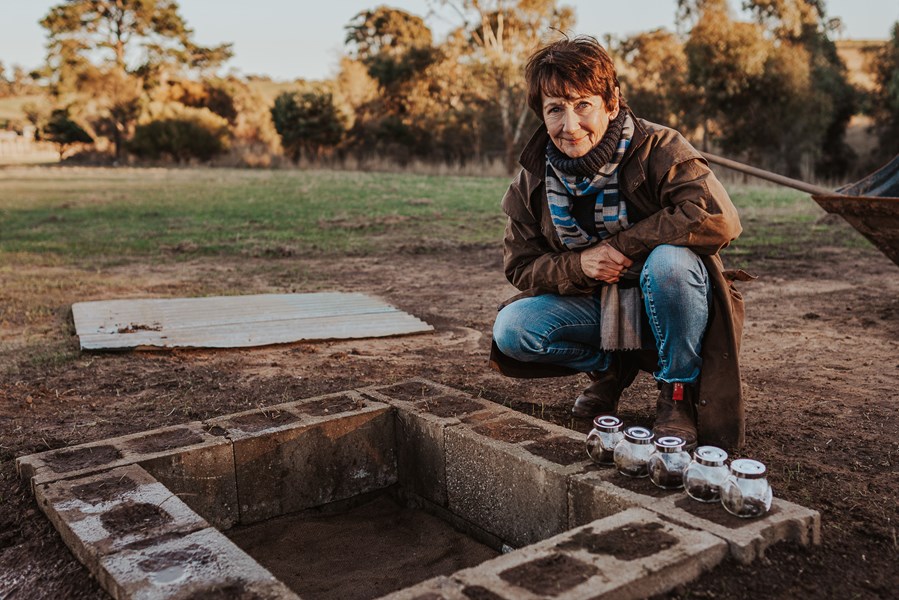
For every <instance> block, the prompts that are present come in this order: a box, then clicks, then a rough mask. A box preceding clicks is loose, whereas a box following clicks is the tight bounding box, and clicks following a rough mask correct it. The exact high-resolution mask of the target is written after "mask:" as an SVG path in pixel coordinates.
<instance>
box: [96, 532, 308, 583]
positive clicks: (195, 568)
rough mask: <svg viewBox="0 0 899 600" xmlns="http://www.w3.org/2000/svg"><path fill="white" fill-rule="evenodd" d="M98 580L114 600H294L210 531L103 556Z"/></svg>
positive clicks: (244, 555)
mask: <svg viewBox="0 0 899 600" xmlns="http://www.w3.org/2000/svg"><path fill="white" fill-rule="evenodd" d="M98 579H99V581H100V583H101V584H102V585H103V586H104V587H105V588H106V589H107V590H108V591H109V593H110V594H111V595H112V596H113V597H114V598H129V599H131V600H162V599H166V600H176V599H177V600H188V599H190V600H199V599H200V598H203V599H209V600H214V599H222V600H224V599H226V598H259V599H260V600H269V599H271V600H276V599H277V600H287V599H291V600H298V596H297V595H296V594H294V593H293V592H292V591H290V590H289V589H287V587H286V586H285V585H284V584H283V583H281V582H280V581H278V580H277V579H275V577H274V576H273V575H272V574H271V573H269V572H268V571H267V570H266V569H264V568H263V567H262V566H260V565H259V563H257V562H256V561H255V560H253V559H252V558H250V557H249V556H247V555H246V554H245V553H244V552H243V551H242V550H240V549H239V548H238V547H237V546H235V545H234V544H233V543H232V542H231V541H230V540H229V539H228V538H226V537H225V536H224V535H222V534H221V533H220V532H218V531H217V530H215V529H211V528H207V529H201V530H199V531H195V532H192V533H189V534H187V535H184V536H181V537H177V538H170V539H164V540H159V543H156V544H153V545H151V546H147V547H145V548H141V549H136V550H124V551H122V552H119V553H116V554H112V555H109V556H105V557H103V558H102V560H101V561H100V573H99V576H98Z"/></svg>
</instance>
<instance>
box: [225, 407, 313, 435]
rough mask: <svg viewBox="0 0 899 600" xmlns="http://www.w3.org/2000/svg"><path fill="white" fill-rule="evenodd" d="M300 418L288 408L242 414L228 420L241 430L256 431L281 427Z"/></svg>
mask: <svg viewBox="0 0 899 600" xmlns="http://www.w3.org/2000/svg"><path fill="white" fill-rule="evenodd" d="M299 420H300V417H298V416H297V415H295V414H293V413H290V412H287V411H286V410H276V411H267V412H258V413H251V414H248V415H240V416H238V417H232V418H230V419H228V422H229V423H230V424H231V425H233V426H234V427H237V428H238V429H240V430H241V431H246V432H247V433H256V432H257V431H262V430H263V429H271V428H273V427H280V426H281V425H287V424H288V423H293V422H294V421H299Z"/></svg>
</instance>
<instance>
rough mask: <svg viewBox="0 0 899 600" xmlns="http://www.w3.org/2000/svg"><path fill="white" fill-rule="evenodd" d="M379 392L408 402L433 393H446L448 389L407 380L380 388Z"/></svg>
mask: <svg viewBox="0 0 899 600" xmlns="http://www.w3.org/2000/svg"><path fill="white" fill-rule="evenodd" d="M378 392H380V393H381V394H384V395H385V396H389V397H391V398H395V399H397V400H405V401H407V402H415V401H417V400H424V399H425V398H428V397H430V396H433V395H439V394H445V393H446V391H445V390H443V389H442V388H438V387H436V386H433V385H428V384H427V383H422V382H418V381H407V382H405V383H399V384H397V385H392V386H390V387H386V388H383V389H379V390H378Z"/></svg>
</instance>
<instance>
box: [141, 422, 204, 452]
mask: <svg viewBox="0 0 899 600" xmlns="http://www.w3.org/2000/svg"><path fill="white" fill-rule="evenodd" d="M202 441H203V436H201V435H200V434H199V433H197V432H196V431H191V430H190V429H188V428H186V427H182V428H180V429H172V430H171V431H162V432H160V433H154V434H152V435H148V436H146V437H142V438H137V439H134V440H131V441H129V442H128V449H129V450H133V451H135V452H146V453H148V454H150V453H153V452H163V451H165V450H171V449H173V448H183V447H184V446H192V445H194V444H199V443H200V442H202Z"/></svg>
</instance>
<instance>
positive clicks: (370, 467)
mask: <svg viewBox="0 0 899 600" xmlns="http://www.w3.org/2000/svg"><path fill="white" fill-rule="evenodd" d="M18 465H19V470H20V474H21V475H22V476H23V477H31V479H32V485H33V488H34V491H35V494H36V496H37V498H38V502H39V505H40V506H41V508H42V509H43V510H44V511H45V513H47V515H48V517H49V518H50V520H51V521H52V522H53V523H54V525H55V526H56V527H57V528H58V529H59V530H60V532H61V533H62V535H63V538H64V539H65V541H66V543H67V544H68V545H69V547H70V548H71V549H72V551H73V553H75V554H76V556H78V557H79V559H81V560H82V562H84V563H85V564H86V565H87V566H88V567H89V568H90V569H91V570H92V572H93V573H94V575H95V576H96V577H97V578H98V579H99V580H100V581H101V583H102V584H103V585H104V587H106V589H107V590H108V591H109V592H110V593H111V594H112V595H113V596H114V597H118V598H124V597H142V595H143V594H144V593H145V592H146V590H147V589H148V586H150V587H152V586H163V587H165V588H166V590H167V592H166V593H169V592H171V591H172V589H174V587H177V586H181V588H183V590H182V592H183V593H181V592H179V594H180V595H178V597H197V598H200V597H215V594H219V595H221V594H224V595H223V596H222V597H247V598H250V597H254V598H255V597H259V598H262V597H265V598H268V597H272V598H274V597H277V598H282V597H296V596H299V597H302V598H309V599H326V598H347V599H370V598H380V597H384V596H390V595H391V594H393V595H396V597H397V598H400V597H406V596H403V593H404V592H402V591H401V590H404V589H407V588H410V586H415V585H416V584H419V583H420V582H423V581H425V580H431V579H432V578H435V577H441V576H443V577H449V576H453V574H457V575H456V583H454V584H453V585H456V584H457V583H458V585H456V587H457V588H458V589H457V590H456V592H455V594H456V595H453V594H448V595H447V596H444V595H441V594H437V595H432V596H427V595H415V594H412V595H408V597H409V598H418V597H433V598H440V597H464V598H479V597H483V598H488V597H489V598H504V597H508V598H511V597H518V593H517V592H516V593H508V592H506V594H505V595H503V594H502V593H501V592H497V591H496V589H498V588H496V589H494V590H493V591H491V589H488V587H489V586H488V587H485V586H483V585H480V584H479V583H477V582H478V581H480V579H479V578H478V577H476V576H469V577H468V578H467V579H466V577H462V576H459V575H458V573H463V572H465V573H469V572H470V573H475V574H476V572H477V568H478V565H482V564H483V565H489V564H492V563H491V561H493V562H494V563H495V562H496V561H497V559H500V560H501V559H504V558H506V557H505V556H501V555H502V554H503V553H506V552H509V551H511V550H515V549H520V548H524V547H528V546H531V545H534V544H537V543H538V542H540V541H541V540H545V539H547V538H550V537H552V536H557V535H559V534H561V533H563V532H567V531H571V532H572V534H571V535H570V536H569V538H568V539H567V540H565V541H564V542H559V543H556V544H555V545H553V546H552V547H551V548H550V550H551V551H549V552H548V553H547V552H544V553H543V555H542V556H541V555H539V553H537V554H535V555H534V556H535V558H533V560H528V561H523V562H521V561H520V564H516V565H514V566H513V567H509V568H505V569H503V570H500V571H497V572H496V573H495V574H494V575H495V577H494V580H495V581H497V582H498V583H497V585H498V586H499V587H502V586H512V587H511V589H513V590H519V591H520V590H527V591H528V593H532V594H536V595H538V596H539V595H542V594H545V593H549V591H548V590H547V589H543V587H541V586H545V585H550V584H551V585H552V586H554V587H553V588H552V590H550V591H553V590H554V591H553V593H551V594H550V595H557V592H558V593H560V592H563V591H565V590H576V589H579V588H578V587H577V586H579V585H582V584H585V582H587V581H588V580H591V581H592V579H591V578H594V579H595V578H597V577H605V578H606V579H608V577H607V576H606V575H604V574H603V571H604V570H605V569H601V568H598V567H597V566H596V565H594V564H592V563H591V562H585V561H584V560H582V559H578V558H576V556H580V555H578V554H577V553H578V552H580V553H581V555H583V556H594V555H595V556H599V557H600V558H603V557H610V558H609V559H610V560H613V561H622V562H625V563H626V562H628V561H635V560H641V559H645V558H646V557H650V558H651V557H652V555H655V554H659V553H661V554H665V553H666V552H674V553H675V554H677V555H678V556H679V555H680V554H683V555H685V556H686V555H689V552H687V550H685V542H683V540H682V539H681V538H682V537H683V536H681V537H678V534H677V533H676V532H675V531H674V529H672V528H673V527H674V526H673V525H668V524H663V523H662V522H661V521H645V518H644V520H643V521H640V522H635V524H632V525H625V526H618V527H616V528H613V529H612V530H610V531H608V532H606V533H599V530H600V529H602V528H601V527H600V528H598V529H597V528H596V527H587V528H582V529H580V530H577V531H574V530H572V528H576V527H579V526H583V525H586V524H592V525H596V523H601V521H597V519H604V518H606V517H610V516H612V515H616V514H617V513H621V512H622V511H625V510H627V509H628V508H631V507H635V506H640V504H641V502H644V501H645V502H646V503H649V502H658V501H664V500H666V499H667V500H671V501H674V500H675V499H676V500H677V504H678V506H680V505H681V504H683V505H684V506H683V507H682V508H683V509H684V512H685V514H694V515H700V516H699V517H698V518H700V519H702V518H705V519H708V520H709V522H710V523H714V526H717V527H719V528H722V527H723V528H724V529H728V530H733V531H737V530H740V529H741V528H745V527H746V525H747V523H748V522H747V521H745V520H742V519H738V518H737V517H733V516H731V515H729V514H727V513H725V512H724V511H723V510H719V511H714V510H713V509H710V508H708V507H706V506H702V507H695V506H693V505H691V504H690V503H684V502H683V499H682V498H681V497H680V496H679V495H677V492H674V491H662V490H658V489H656V488H654V487H653V486H652V485H651V484H650V483H649V482H648V481H646V480H636V481H634V480H627V479H626V478H623V477H622V476H620V475H618V474H617V473H614V469H608V468H599V467H596V466H595V465H593V464H592V463H591V462H590V461H589V460H588V459H587V456H586V453H585V451H584V443H583V435H582V434H579V433H577V432H574V431H570V430H567V429H565V428H561V427H558V426H555V425H552V424H549V423H546V422H543V421H539V420H537V419H533V418H530V417H528V416H526V415H522V414H521V413H517V412H515V411H513V410H511V409H508V408H505V407H502V406H499V405H497V404H495V403H492V402H488V401H485V400H482V399H479V398H475V397H472V396H470V395H468V394H465V393H463V392H459V391H458V390H454V389H452V388H448V387H445V386H441V385H439V384H436V383H433V382H429V381H426V380H412V381H407V382H403V383H400V384H395V385H390V386H379V387H371V388H364V389H361V390H353V391H348V392H344V393H340V394H332V395H329V396H323V397H319V398H312V399H306V400H299V401H296V402H291V403H286V404H283V405H278V406H274V407H270V408H266V409H261V410H256V411H248V412H245V413H238V414H234V415H227V416H223V417H219V418H216V419H212V420H209V421H206V422H195V423H188V424H185V425H183V426H177V427H169V428H164V429H160V430H155V431H150V432H144V433H141V434H135V435H131V436H125V437H122V438H116V439H114V440H107V441H104V442H97V443H93V444H85V445H83V446H79V447H75V448H73V449H66V450H55V451H50V452H45V453H41V454H38V455H32V456H28V457H23V458H20V459H19V463H18ZM618 480H622V481H618ZM610 484H613V485H615V486H620V487H615V488H609V489H610V490H611V489H614V490H618V491H617V492H615V491H606V490H605V488H604V486H608V485H610ZM644 488H645V489H644ZM628 494H631V495H632V496H633V497H631V496H628ZM634 498H643V499H644V500H639V499H638V500H635V499H634ZM179 500H180V501H183V504H184V505H185V506H184V508H183V510H182V509H179V508H178V507H179V506H181V504H180V502H179ZM776 510H777V506H775V511H776ZM703 511H705V512H709V513H710V515H708V516H706V517H702V516H701V514H702V513H703ZM712 513H713V514H712ZM772 513H774V511H772ZM761 522H762V521H757V522H756V524H755V526H754V528H755V529H757V530H758V532H757V533H758V535H760V536H761V537H762V538H764V537H765V535H767V536H768V537H769V538H770V537H771V535H770V533H768V534H765V535H763V533H764V532H763V529H764V528H760V526H759V523H761ZM210 525H211V526H210ZM693 526H694V527H695V523H694V524H693ZM803 528H804V529H805V530H806V531H805V533H802V531H803ZM216 529H217V530H218V531H216ZM595 530H596V531H595ZM807 530H808V523H803V524H801V525H800V526H799V529H797V530H796V531H795V532H794V533H795V535H793V534H791V533H790V530H789V529H784V527H782V526H781V527H780V529H779V531H780V533H779V534H778V535H779V536H780V537H793V538H795V539H797V541H800V542H803V541H804V540H805V541H808V535H807V534H808V532H807ZM219 532H222V533H224V535H225V536H226V538H222V537H221V535H220V534H219ZM796 532H798V533H796ZM812 537H814V536H812ZM812 541H814V540H812ZM717 542H718V543H719V545H720V540H717ZM219 546H221V547H220V548H219ZM724 546H725V547H726V544H724ZM216 548H218V549H216ZM678 553H679V554H678ZM661 554H660V556H661ZM247 555H248V556H249V557H251V558H252V560H251V559H249V558H247ZM223 557H224V558H223ZM721 558H723V554H722V555H721ZM717 560H720V558H718V559H716V561H712V562H717ZM229 561H230V562H229ZM705 562H709V561H708V560H706V561H705ZM703 564H704V566H703V568H709V566H708V565H706V564H705V563H703ZM229 565H230V566H229ZM258 565H261V567H263V568H264V569H266V570H267V571H268V572H270V573H271V574H272V575H274V578H271V577H270V576H269V575H268V574H267V573H265V571H264V570H258ZM213 567H215V568H213ZM254 568H256V569H257V570H258V571H259V573H262V574H261V575H260V574H259V573H257V572H255V571H253V569H254ZM485 568H486V567H485ZM204 569H206V570H208V571H209V572H211V573H213V574H212V575H210V576H208V577H211V578H212V581H211V583H210V582H209V581H207V582H205V583H204V582H203V581H201V580H202V579H203V577H206V575H204V574H203V573H205V571H204ZM241 569H247V570H248V572H250V571H253V572H252V573H251V574H250V575H246V576H244V575H241V574H240V573H241V572H242V571H241ZM466 570H467V571H466ZM208 577H207V578H208ZM559 577H561V578H562V579H563V580H564V581H557V579H558V578H559ZM566 577H567V579H565V578H566ZM488 579H489V578H488ZM465 581H467V583H465ZM459 582H462V583H459ZM547 582H549V583H547ZM675 583H677V582H675ZM435 585H436V584H435ZM441 585H443V584H441ZM447 585H449V584H447ZM672 585H674V584H672ZM166 586H167V587H166ZM173 586H174V587H173ZM204 586H205V587H204ZM210 586H212V587H210ZM284 586H286V587H284ZM560 586H561V587H560ZM668 587H671V586H668ZM410 593H411V592H410ZM460 593H461V596H459V595H458V594H460ZM520 593H522V594H524V592H523V591H522V592H520ZM571 593H574V592H571ZM294 594H295V596H294ZM391 597H392V596H391ZM572 597H578V594H577V593H574V595H573V596H572Z"/></svg>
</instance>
